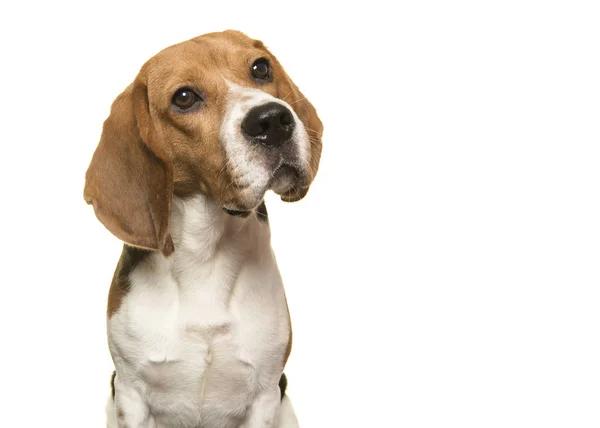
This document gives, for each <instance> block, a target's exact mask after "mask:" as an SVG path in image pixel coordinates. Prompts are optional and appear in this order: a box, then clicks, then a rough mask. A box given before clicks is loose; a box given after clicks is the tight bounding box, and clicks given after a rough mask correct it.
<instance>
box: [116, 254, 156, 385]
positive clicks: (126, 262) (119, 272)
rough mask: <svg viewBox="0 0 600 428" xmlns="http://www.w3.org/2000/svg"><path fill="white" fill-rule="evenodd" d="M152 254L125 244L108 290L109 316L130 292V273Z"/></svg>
mask: <svg viewBox="0 0 600 428" xmlns="http://www.w3.org/2000/svg"><path fill="white" fill-rule="evenodd" d="M150 254H151V251H148V250H144V249H141V248H135V247H131V246H129V245H123V251H122V252H121V258H120V259H119V263H118V264H117V268H116V269H115V273H114V275H113V279H112V283H111V284H110V290H109V291H108V306H107V310H106V313H107V315H108V318H110V317H112V316H113V315H114V314H115V313H116V312H117V311H118V310H119V308H120V307H121V303H122V301H123V298H124V297H125V296H126V295H127V293H128V292H129V288H130V287H131V282H130V281H129V274H130V273H131V272H132V271H133V269H134V268H135V267H136V266H137V265H139V264H140V263H141V262H142V261H144V260H145V259H146V258H147V257H148V256H149V255H150ZM113 379H114V378H113Z"/></svg>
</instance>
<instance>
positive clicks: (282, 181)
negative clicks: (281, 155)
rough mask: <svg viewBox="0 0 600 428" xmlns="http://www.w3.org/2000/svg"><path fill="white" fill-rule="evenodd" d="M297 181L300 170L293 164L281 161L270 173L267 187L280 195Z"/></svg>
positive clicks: (299, 177) (299, 178)
mask: <svg viewBox="0 0 600 428" xmlns="http://www.w3.org/2000/svg"><path fill="white" fill-rule="evenodd" d="M299 181H301V173H300V170H299V169H298V168H296V167H295V166H293V165H290V164H284V163H282V164H281V165H279V166H278V167H277V168H275V170H274V171H273V173H272V174H271V179H270V180H269V184H268V188H269V189H271V190H272V191H274V192H275V193H277V194H278V195H282V194H285V193H287V192H289V191H290V190H291V189H292V188H293V187H294V186H295V185H297V184H298V182H299Z"/></svg>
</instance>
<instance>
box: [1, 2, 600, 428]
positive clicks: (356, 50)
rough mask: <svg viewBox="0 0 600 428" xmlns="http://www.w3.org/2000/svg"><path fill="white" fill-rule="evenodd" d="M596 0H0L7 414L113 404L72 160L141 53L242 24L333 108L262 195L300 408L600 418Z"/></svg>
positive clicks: (90, 141) (343, 422)
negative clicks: (295, 163) (299, 186)
mask: <svg viewBox="0 0 600 428" xmlns="http://www.w3.org/2000/svg"><path fill="white" fill-rule="evenodd" d="M392 5H393V6H392ZM597 5H598V3H597V2H592V1H590V2H580V1H537V2H536V1H497V2H492V1H485V2H483V1H470V2H469V1H458V2H446V1H419V2H416V1H415V2H377V1H369V2H360V3H356V4H355V3H352V2H340V3H339V4H334V3H333V2H325V1H320V2H315V3H310V2H308V1H304V0H303V1H299V0H298V1H294V2H281V1H275V2H271V1H266V0H263V1H253V2H250V1H246V2H240V3H233V2H220V1H212V2H209V1H199V0H198V1H194V2H185V3H184V2H175V1H173V2H167V1H163V2H161V3H160V4H153V3H150V2H136V3H133V2H131V3H130V2H120V4H117V3H115V4H111V3H109V2H106V1H98V2H95V3H90V2H77V3H75V2H74V3H73V4H66V3H64V2H57V1H47V2H37V3H36V2H12V3H11V4H7V2H5V3H3V4H2V6H1V7H0V8H1V10H0V31H1V34H0V36H1V37H0V44H1V49H0V63H1V68H0V91H1V92H0V97H1V98H0V113H1V116H0V117H1V119H0V142H1V144H2V163H1V167H0V176H1V177H0V179H1V180H0V182H1V186H2V189H1V190H2V193H1V199H0V201H1V202H0V203H1V204H2V205H1V210H0V216H1V223H0V224H1V225H2V235H1V236H2V238H1V239H2V241H1V242H2V249H1V250H0V251H1V253H2V259H1V260H2V262H1V274H0V281H1V284H0V286H1V289H0V290H1V294H0V301H1V308H2V309H1V310H0V329H1V332H0V333H1V338H2V341H1V350H0V359H1V366H0V368H1V370H2V375H1V383H0V388H1V389H2V391H3V397H4V398H3V399H2V404H1V406H0V407H1V408H2V410H1V414H2V416H1V417H0V418H1V422H0V425H1V426H3V427H47V426H52V427H54V426H56V427H61V428H64V427H74V428H81V427H102V426H103V420H104V409H103V407H104V400H105V398H106V396H107V394H108V392H109V376H110V373H111V371H112V366H111V361H110V357H109V354H108V350H107V346H106V339H105V306H106V295H107V292H108V286H109V283H110V279H111V276H112V273H113V270H114V267H115V264H116V262H117V259H118V257H119V253H120V243H119V242H118V241H117V239H116V238H114V237H113V236H112V235H111V234H110V233H109V232H107V231H106V230H105V229H104V228H103V226H101V225H100V223H99V222H98V221H97V220H96V218H95V216H94V214H93V210H92V208H90V207H88V206H87V205H86V204H85V203H84V201H83V198H82V191H83V179H84V173H85V170H86V168H87V166H88V163H89V160H90V158H91V155H92V152H93V150H94V148H95V146H96V144H97V142H98V139H99V135H100V131H101V126H102V122H103V121H104V119H105V118H106V116H107V115H108V111H109V107H110V104H111V102H112V100H113V99H114V98H115V97H116V96H117V95H118V94H119V93H120V92H121V91H122V90H123V89H124V88H125V87H126V86H127V85H128V84H129V83H130V82H131V81H132V80H133V78H134V77H135V75H136V73H137V71H138V70H139V68H140V66H141V65H142V64H143V63H144V62H145V61H146V60H147V59H148V58H149V57H151V56H152V55H154V54H155V53H156V52H157V51H159V50H161V49H162V48H164V47H166V46H168V45H171V44H174V43H177V42H180V41H183V40H185V39H188V38H191V37H193V36H196V35H199V34H202V33H205V32H209V31H215V30H222V29H227V28H234V29H239V30H242V31H244V32H246V33H248V34H249V35H250V36H252V37H254V38H257V39H262V40H263V41H264V42H265V43H266V44H267V46H268V47H269V48H270V49H271V50H272V51H273V52H274V53H275V55H277V56H278V58H279V59H280V61H281V62H282V64H283V65H284V66H285V67H286V68H287V70H288V72H289V74H290V75H291V76H292V78H293V79H294V80H295V81H296V83H297V84H298V85H299V86H300V88H301V89H302V91H303V92H304V93H305V95H307V96H308V97H309V99H310V100H311V101H312V102H313V104H314V105H315V106H316V107H317V109H318V112H319V114H320V116H321V118H322V120H323V122H324V124H325V136H324V151H323V157H322V163H321V170H320V172H319V175H318V177H317V180H316V181H315V183H314V185H313V188H312V189H311V191H310V193H309V195H308V197H307V198H306V199H305V200H303V201H302V202H299V203H297V204H284V203H282V202H280V201H279V200H278V199H277V198H275V197H273V196H270V197H269V198H268V208H269V213H270V218H271V225H272V230H273V246H274V248H275V252H276V254H277V257H278V260H279V263H280V268H281V271H282V274H283V277H284V281H285V284H286V289H287V293H288V300H289V305H290V310H291V314H292V321H293V325H294V349H293V352H292V356H291V358H290V361H289V364H288V367H287V368H286V372H287V374H288V378H289V381H290V387H289V394H290V396H291V397H292V399H293V402H294V405H295V407H296V410H297V413H298V416H299V418H300V422H301V425H302V427H304V428H309V427H354V426H356V427H376V426H384V427H411V428H412V427H436V428H437V427H461V428H464V427H477V428H479V427H486V428H487V427H578V428H581V427H598V426H599V425H600V405H599V402H600V334H599V333H600V332H599V330H600V269H599V257H600V200H599V186H600V146H599V143H600V138H599V137H600V126H599V117H600V54H599V53H600V30H599V28H600V25H599V24H598V23H599V20H600V14H599V11H598V8H597Z"/></svg>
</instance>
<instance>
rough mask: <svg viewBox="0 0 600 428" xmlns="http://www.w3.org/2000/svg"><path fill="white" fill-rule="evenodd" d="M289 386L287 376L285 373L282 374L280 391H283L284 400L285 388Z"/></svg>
mask: <svg viewBox="0 0 600 428" xmlns="http://www.w3.org/2000/svg"><path fill="white" fill-rule="evenodd" d="M286 388H287V377H286V376H285V373H282V374H281V377H280V378H279V391H281V399H282V400H283V397H285V390H286Z"/></svg>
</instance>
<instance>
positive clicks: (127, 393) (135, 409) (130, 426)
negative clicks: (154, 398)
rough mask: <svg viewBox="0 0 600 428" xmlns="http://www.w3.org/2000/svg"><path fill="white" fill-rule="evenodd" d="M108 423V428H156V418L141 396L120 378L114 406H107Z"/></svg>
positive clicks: (116, 380) (116, 383)
mask: <svg viewBox="0 0 600 428" xmlns="http://www.w3.org/2000/svg"><path fill="white" fill-rule="evenodd" d="M106 423H107V428H113V426H114V428H156V423H155V420H154V416H152V415H151V414H150V411H149V409H148V406H147V405H146V404H145V403H144V401H143V399H142V397H141V396H140V394H139V393H138V392H137V391H136V390H135V389H133V388H129V387H126V386H125V385H123V384H122V383H121V382H120V381H119V377H118V376H117V377H116V379H115V396H114V399H113V400H112V406H107V414H106ZM111 423H112V424H114V425H111ZM115 423H116V424H115Z"/></svg>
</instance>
